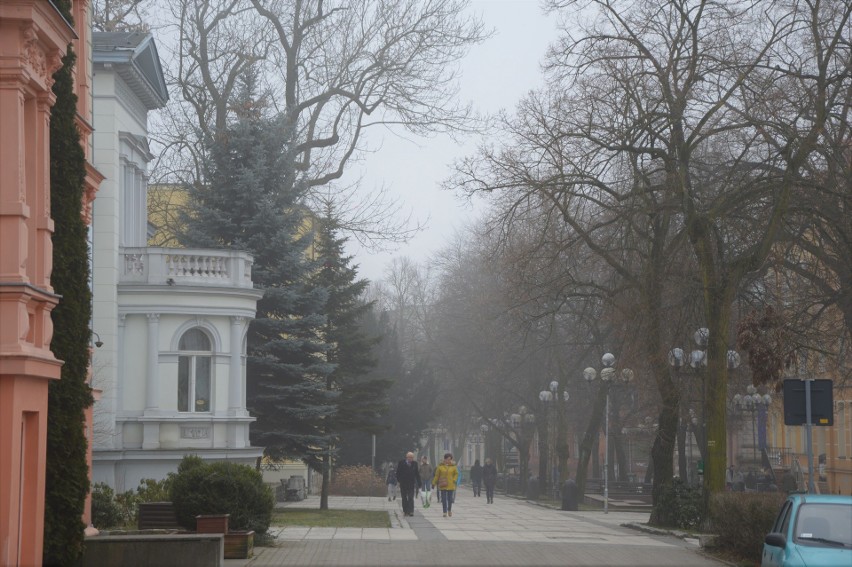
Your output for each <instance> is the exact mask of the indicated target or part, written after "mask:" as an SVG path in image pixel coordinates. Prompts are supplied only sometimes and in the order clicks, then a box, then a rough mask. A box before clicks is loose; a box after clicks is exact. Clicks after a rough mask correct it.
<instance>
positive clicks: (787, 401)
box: [784, 379, 834, 427]
mask: <svg viewBox="0 0 852 567" xmlns="http://www.w3.org/2000/svg"><path fill="white" fill-rule="evenodd" d="M808 382H810V386H811V425H818V426H822V427H831V426H832V425H834V394H833V392H832V382H831V380H797V379H792V380H784V425H805V424H807V412H808V408H807V404H806V403H805V401H806V400H805V398H806V397H807V392H806V391H805V386H806V385H807V383H808Z"/></svg>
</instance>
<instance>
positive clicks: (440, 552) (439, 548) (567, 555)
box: [225, 491, 719, 567]
mask: <svg viewBox="0 0 852 567" xmlns="http://www.w3.org/2000/svg"><path fill="white" fill-rule="evenodd" d="M279 507H281V508H300V507H301V508H318V507H319V498H318V497H310V498H308V499H307V500H305V501H302V502H288V503H285V504H279ZM329 507H330V508H333V509H360V510H387V512H388V514H389V515H390V517H391V525H392V526H393V527H391V528H381V529H377V528H306V527H287V528H275V529H274V531H273V532H272V533H273V534H274V535H277V540H276V541H277V543H276V547H267V548H256V549H255V551H256V556H255V557H254V558H253V559H250V560H242V561H239V562H236V561H226V562H225V565H227V566H228V567H244V566H250V567H265V566H272V565H339V566H344V565H364V566H368V565H369V566H377V565H399V564H405V565H566V564H570V565H648V566H651V565H672V566H676V565H680V566H684V565H701V566H712V565H719V564H718V563H716V562H714V561H711V560H709V559H707V558H704V557H701V556H700V555H698V554H697V553H696V550H697V546H695V545H692V544H689V543H685V542H684V541H681V540H678V539H676V538H671V537H661V536H659V535H650V534H647V533H643V532H639V531H635V530H629V529H626V528H624V527H622V526H623V525H624V524H629V523H635V524H644V523H647V521H648V517H649V514H648V513H646V512H623V511H617V512H616V511H613V512H610V513H608V514H604V513H603V512H602V511H584V512H562V511H559V510H554V509H552V508H548V507H542V506H536V505H534V504H532V503H528V502H526V501H523V500H517V499H513V498H506V497H505V496H500V495H498V496H497V497H496V498H495V502H494V504H487V503H486V502H485V498H474V497H473V496H472V495H471V494H470V493H469V492H466V491H460V493H459V494H458V495H457V499H456V504H455V505H454V507H453V512H454V514H453V517H452V518H445V517H443V516H442V510H441V506H440V503H435V502H433V503H432V506H431V507H430V508H428V509H423V508H422V507H421V506H420V503H419V502H418V503H417V506H416V508H415V515H414V517H411V518H407V517H405V516H403V515H402V510H401V508H400V500H399V499H397V500H396V501H393V502H388V501H387V499H386V498H366V497H333V496H332V497H330V498H329Z"/></svg>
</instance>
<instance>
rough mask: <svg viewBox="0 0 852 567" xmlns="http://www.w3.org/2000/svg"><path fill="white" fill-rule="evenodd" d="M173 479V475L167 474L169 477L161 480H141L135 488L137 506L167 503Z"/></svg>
mask: <svg viewBox="0 0 852 567" xmlns="http://www.w3.org/2000/svg"><path fill="white" fill-rule="evenodd" d="M173 477H174V473H169V476H167V477H166V478H164V479H163V480H154V479H153V478H143V479H142V481H141V482H140V483H139V486H137V487H136V498H137V504H138V503H141V502H168V501H169V498H170V495H169V489H170V488H171V486H172V478H173Z"/></svg>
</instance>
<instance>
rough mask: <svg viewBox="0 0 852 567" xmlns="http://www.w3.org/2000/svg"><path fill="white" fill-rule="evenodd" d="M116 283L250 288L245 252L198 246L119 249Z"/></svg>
mask: <svg viewBox="0 0 852 567" xmlns="http://www.w3.org/2000/svg"><path fill="white" fill-rule="evenodd" d="M119 253H120V254H121V255H122V258H123V262H122V271H121V277H120V279H119V282H120V283H123V284H127V283H143V284H155V285H202V286H217V287H238V288H249V289H250V288H252V287H253V285H252V281H251V267H252V264H253V263H254V259H253V258H252V256H251V255H250V254H248V253H247V252H241V251H235V250H206V249H199V248H153V247H150V248H149V247H145V248H121V250H120V252H119Z"/></svg>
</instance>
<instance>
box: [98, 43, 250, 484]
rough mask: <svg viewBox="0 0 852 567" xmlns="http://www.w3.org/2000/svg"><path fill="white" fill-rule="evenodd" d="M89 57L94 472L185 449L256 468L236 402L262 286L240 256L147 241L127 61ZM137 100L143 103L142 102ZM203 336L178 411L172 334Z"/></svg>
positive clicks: (172, 464) (155, 463) (121, 470)
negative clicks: (203, 348) (202, 391)
mask: <svg viewBox="0 0 852 567" xmlns="http://www.w3.org/2000/svg"><path fill="white" fill-rule="evenodd" d="M100 61H102V60H101V59H98V58H96V59H95V65H94V67H95V83H94V93H95V94H94V102H95V118H94V120H95V125H96V139H95V159H96V163H97V165H98V167H99V169H100V170H101V171H103V172H105V173H106V176H107V180H106V181H105V182H104V184H103V187H102V190H101V195H99V198H98V201H97V204H96V208H95V227H94V231H93V234H94V251H93V256H94V291H95V297H94V321H93V324H94V327H95V330H96V331H97V332H98V333H99V335H100V338H101V340H102V341H103V343H104V345H103V346H102V347H101V348H99V349H97V350H96V352H95V361H94V366H95V383H96V386H97V388H98V389H100V390H102V393H101V397H100V400H99V401H98V402H96V405H95V426H94V440H95V443H94V445H95V452H94V455H93V459H94V463H93V478H94V481H95V482H106V483H107V484H109V485H110V486H112V487H113V488H115V489H116V490H118V491H124V490H132V489H135V488H136V486H138V484H139V482H140V481H141V480H142V479H145V478H153V479H162V478H164V477H165V476H166V474H167V473H169V472H173V471H175V470H176V469H177V466H178V464H179V463H180V460H181V459H182V458H183V456H184V455H186V454H198V455H199V456H201V457H202V458H205V459H212V460H216V459H228V460H232V461H237V462H244V463H247V464H254V462H255V460H256V459H257V458H258V457H259V456H260V455H261V453H262V449H261V448H257V447H251V446H250V443H249V425H250V423H251V422H253V421H254V419H253V418H252V417H251V416H249V414H248V411H247V410H246V404H245V333H246V331H247V328H248V323H249V321H250V320H251V319H252V318H253V317H254V315H255V311H256V304H257V300H258V299H259V297H260V296H261V292H260V291H257V290H255V289H254V288H253V285H252V282H251V264H252V259H251V257H250V256H249V255H247V254H245V253H241V252H230V251H224V250H203V249H171V250H170V249H162V248H148V247H147V246H146V240H147V220H148V210H147V189H148V187H147V181H148V179H147V177H148V172H147V166H148V163H149V161H150V160H151V159H152V156H151V155H150V153H149V150H148V147H147V142H146V138H147V113H148V111H149V110H152V109H153V108H151V106H152V105H153V104H155V103H153V102H152V101H151V99H150V97H149V98H147V99H145V100H147V103H146V102H143V98H142V97H141V96H137V94H136V93H135V92H134V90H133V89H132V88H131V87H130V86H129V84H128V83H127V82H125V81H124V79H123V78H122V76H127V75H126V74H123V72H124V71H125V70H126V69H127V67H125V68H122V67H121V65H130V63H127V62H125V63H115V62H113V63H111V64H110V65H104V64H103V63H102V62H100ZM146 104H147V106H146ZM194 327H199V328H202V329H203V330H204V332H205V333H206V334H207V335H208V336H209V337H210V339H211V342H212V349H211V357H212V361H213V364H212V370H211V397H210V401H211V403H212V406H211V407H210V410H209V411H199V412H181V411H178V360H179V357H180V353H179V351H178V342H179V339H180V336H181V335H182V334H183V333H184V332H186V331H187V330H189V329H191V328H194Z"/></svg>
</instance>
